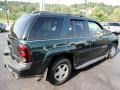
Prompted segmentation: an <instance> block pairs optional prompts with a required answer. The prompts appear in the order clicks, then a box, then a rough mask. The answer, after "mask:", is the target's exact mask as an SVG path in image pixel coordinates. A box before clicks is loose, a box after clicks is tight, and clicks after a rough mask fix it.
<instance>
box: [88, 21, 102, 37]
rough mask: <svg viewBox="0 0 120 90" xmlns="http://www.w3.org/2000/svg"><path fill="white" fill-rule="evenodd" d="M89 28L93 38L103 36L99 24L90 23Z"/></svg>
mask: <svg viewBox="0 0 120 90" xmlns="http://www.w3.org/2000/svg"><path fill="white" fill-rule="evenodd" d="M88 26H89V30H90V35H91V36H99V35H103V30H102V28H101V27H100V26H99V25H98V24H97V23H95V22H88Z"/></svg>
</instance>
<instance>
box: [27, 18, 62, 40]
mask: <svg viewBox="0 0 120 90" xmlns="http://www.w3.org/2000/svg"><path fill="white" fill-rule="evenodd" d="M62 23H63V18H57V17H56V18H55V17H40V18H39V19H38V20H37V21H36V23H35V24H34V25H33V27H32V29H31V32H30V35H29V38H30V39H32V40H44V39H57V38H60V33H61V29H62Z"/></svg>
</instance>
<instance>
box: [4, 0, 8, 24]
mask: <svg viewBox="0 0 120 90" xmlns="http://www.w3.org/2000/svg"><path fill="white" fill-rule="evenodd" d="M4 1H5V14H6V20H7V24H8V25H9V16H8V14H9V12H8V7H7V0H4Z"/></svg>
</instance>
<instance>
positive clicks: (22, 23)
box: [11, 15, 34, 39]
mask: <svg viewBox="0 0 120 90" xmlns="http://www.w3.org/2000/svg"><path fill="white" fill-rule="evenodd" d="M33 20H34V17H33V16H32V15H28V16H22V17H21V18H19V19H18V20H17V21H16V22H15V23H14V24H13V25H12V28H11V33H12V34H14V36H15V37H17V38H18V39H21V37H22V34H23V32H24V31H25V29H26V27H27V25H29V24H31V23H32V21H33Z"/></svg>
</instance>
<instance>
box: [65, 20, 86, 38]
mask: <svg viewBox="0 0 120 90" xmlns="http://www.w3.org/2000/svg"><path fill="white" fill-rule="evenodd" d="M87 35H88V32H87V30H86V28H85V21H83V20H79V21H78V20H71V21H70V25H69V29H68V33H67V36H68V37H84V36H87Z"/></svg>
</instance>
